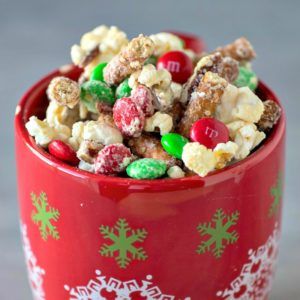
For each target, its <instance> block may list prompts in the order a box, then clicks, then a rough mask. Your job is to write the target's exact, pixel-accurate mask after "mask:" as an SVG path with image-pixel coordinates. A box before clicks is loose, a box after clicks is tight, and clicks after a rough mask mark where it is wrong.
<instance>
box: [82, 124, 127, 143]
mask: <svg viewBox="0 0 300 300" xmlns="http://www.w3.org/2000/svg"><path fill="white" fill-rule="evenodd" d="M83 139H84V140H93V141H95V142H99V143H101V144H103V145H109V144H116V143H122V142H123V137H122V134H121V132H120V131H119V130H118V129H117V128H116V127H112V126H110V125H108V124H105V123H102V122H98V121H89V122H87V123H86V124H85V126H84V129H83Z"/></svg>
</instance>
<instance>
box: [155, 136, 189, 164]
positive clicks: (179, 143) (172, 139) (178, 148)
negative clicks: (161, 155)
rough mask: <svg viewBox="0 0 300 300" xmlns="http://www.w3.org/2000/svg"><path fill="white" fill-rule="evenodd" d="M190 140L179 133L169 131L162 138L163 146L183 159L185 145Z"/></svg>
mask: <svg viewBox="0 0 300 300" xmlns="http://www.w3.org/2000/svg"><path fill="white" fill-rule="evenodd" d="M188 142H189V140H188V139H187V138H185V137H183V136H182V135H180V134H178V133H167V134H164V135H163V136H162V138H161V144H162V146H163V148H164V149H165V150H166V152H168V153H169V154H170V155H172V156H174V157H176V158H179V159H181V156H182V151H183V147H184V145H185V144H186V143H188Z"/></svg>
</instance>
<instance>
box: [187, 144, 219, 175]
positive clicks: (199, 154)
mask: <svg viewBox="0 0 300 300" xmlns="http://www.w3.org/2000/svg"><path fill="white" fill-rule="evenodd" d="M182 160H183V162H184V164H185V166H186V167H187V168H189V169H190V170H192V171H194V172H196V173H197V174H198V175H199V176H201V177H204V176H206V175H207V174H208V173H209V172H211V171H213V170H214V169H215V166H216V164H217V159H216V157H215V155H214V153H213V151H212V150H211V149H207V148H206V147H205V146H203V145H201V144H199V143H197V142H195V143H187V144H186V145H185V146H184V147H183V153H182Z"/></svg>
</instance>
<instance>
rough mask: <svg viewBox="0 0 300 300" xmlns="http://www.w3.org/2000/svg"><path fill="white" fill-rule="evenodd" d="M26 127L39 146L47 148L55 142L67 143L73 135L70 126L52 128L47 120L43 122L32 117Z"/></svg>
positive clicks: (59, 125)
mask: <svg viewBox="0 0 300 300" xmlns="http://www.w3.org/2000/svg"><path fill="white" fill-rule="evenodd" d="M25 126H26V128H27V130H28V132H29V134H30V135H31V136H32V137H34V139H35V142H36V143H37V145H40V146H42V147H47V146H48V144H49V143H50V142H51V141H53V140H61V141H67V140H68V139H69V137H70V135H71V130H70V128H69V127H68V126H65V125H61V124H57V125H56V126H50V125H49V124H48V122H47V120H44V121H41V120H39V119H38V118H37V117H35V116H32V117H30V119H29V121H28V122H27V123H26V125H25Z"/></svg>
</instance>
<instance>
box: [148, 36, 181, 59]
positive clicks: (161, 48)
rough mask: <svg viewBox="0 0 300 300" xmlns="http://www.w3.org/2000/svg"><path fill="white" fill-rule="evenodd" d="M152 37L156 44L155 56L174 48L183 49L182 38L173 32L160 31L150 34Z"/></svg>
mask: <svg viewBox="0 0 300 300" xmlns="http://www.w3.org/2000/svg"><path fill="white" fill-rule="evenodd" d="M150 38H151V40H152V41H153V42H154V45H155V50H154V55H155V56H161V55H163V54H165V53H166V52H169V51H173V50H183V43H182V40H181V39H180V38H179V37H178V36H176V35H174V34H172V33H168V32H160V33H157V34H152V35H150Z"/></svg>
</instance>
